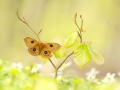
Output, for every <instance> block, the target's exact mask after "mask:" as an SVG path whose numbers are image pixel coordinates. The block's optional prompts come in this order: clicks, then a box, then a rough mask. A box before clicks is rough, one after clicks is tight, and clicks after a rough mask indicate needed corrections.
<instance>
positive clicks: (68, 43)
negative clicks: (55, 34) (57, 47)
mask: <svg viewBox="0 0 120 90" xmlns="http://www.w3.org/2000/svg"><path fill="white" fill-rule="evenodd" d="M77 42H78V33H77V32H75V31H74V32H72V33H70V34H69V35H68V37H67V38H66V39H64V40H63V46H64V47H65V48H70V47H72V46H73V45H75V43H77Z"/></svg>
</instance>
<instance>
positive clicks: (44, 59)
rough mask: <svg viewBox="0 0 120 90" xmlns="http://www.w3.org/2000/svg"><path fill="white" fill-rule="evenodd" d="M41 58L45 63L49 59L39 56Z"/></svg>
mask: <svg viewBox="0 0 120 90" xmlns="http://www.w3.org/2000/svg"><path fill="white" fill-rule="evenodd" d="M39 58H40V60H41V61H42V62H43V63H46V62H47V61H48V60H49V59H46V58H43V57H41V56H39Z"/></svg>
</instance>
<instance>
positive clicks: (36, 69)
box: [31, 64, 43, 73]
mask: <svg viewBox="0 0 120 90" xmlns="http://www.w3.org/2000/svg"><path fill="white" fill-rule="evenodd" d="M42 67H43V66H42V64H37V65H34V66H33V68H32V70H31V73H37V72H38V71H39V69H41V68H42Z"/></svg>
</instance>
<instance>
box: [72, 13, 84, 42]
mask: <svg viewBox="0 0 120 90" xmlns="http://www.w3.org/2000/svg"><path fill="white" fill-rule="evenodd" d="M76 18H77V13H76V14H75V18H74V22H75V25H76V26H77V28H78V30H79V32H78V35H79V37H80V40H81V41H80V43H82V33H81V29H82V26H83V19H82V16H81V15H80V18H81V20H82V22H81V28H80V27H79V26H78V24H77V21H76Z"/></svg>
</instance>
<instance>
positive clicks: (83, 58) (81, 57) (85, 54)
mask: <svg viewBox="0 0 120 90" xmlns="http://www.w3.org/2000/svg"><path fill="white" fill-rule="evenodd" d="M74 60H75V62H76V64H77V65H78V66H79V67H80V68H83V67H84V66H85V65H86V64H88V63H89V62H90V61H91V55H90V52H89V49H88V46H87V45H86V44H84V43H82V44H80V45H79V46H78V47H77V48H76V50H75V51H74Z"/></svg>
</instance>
